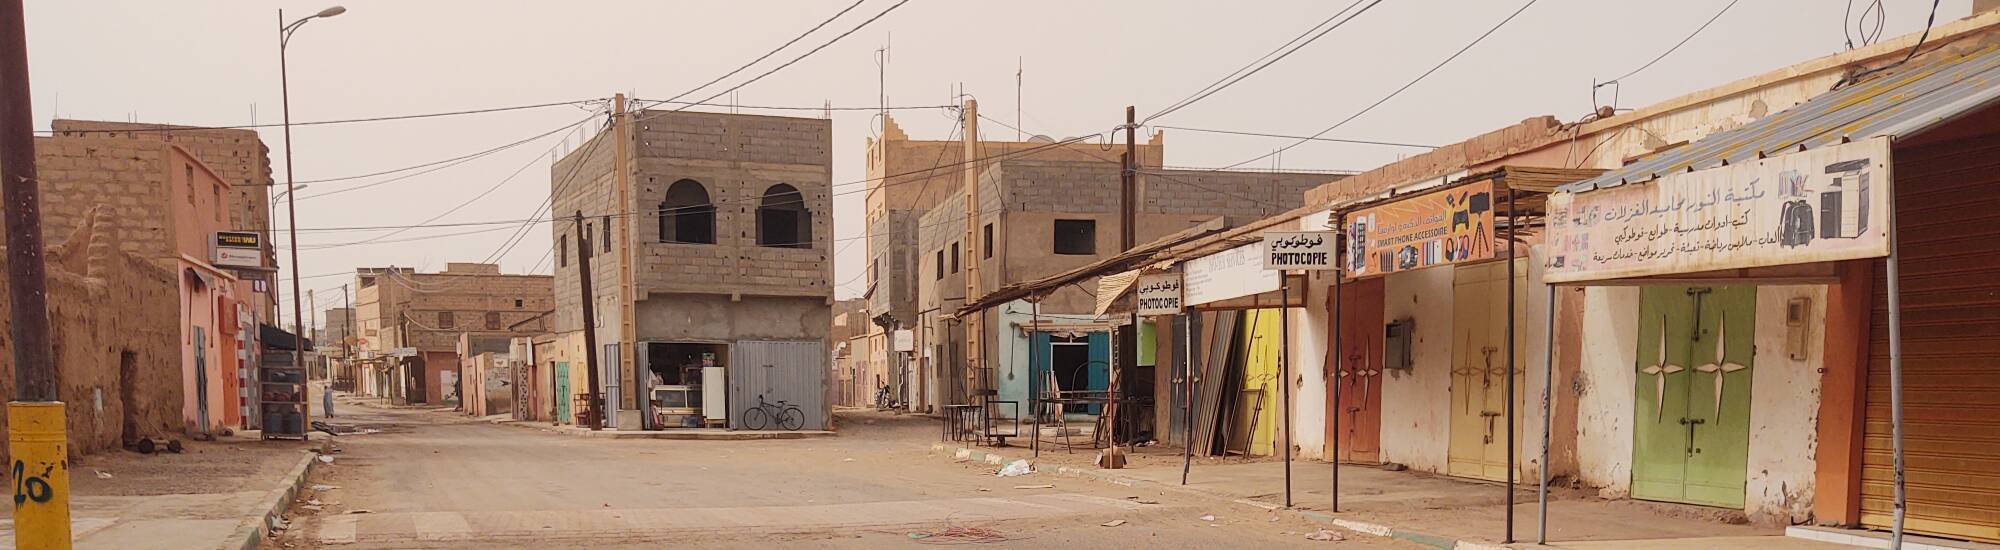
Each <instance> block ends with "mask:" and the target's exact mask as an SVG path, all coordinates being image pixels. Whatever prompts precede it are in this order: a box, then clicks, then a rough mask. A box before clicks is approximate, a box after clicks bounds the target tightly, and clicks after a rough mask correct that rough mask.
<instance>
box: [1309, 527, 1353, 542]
mask: <svg viewBox="0 0 2000 550" xmlns="http://www.w3.org/2000/svg"><path fill="white" fill-rule="evenodd" d="M1306 540H1318V541H1342V540H1347V537H1343V536H1340V533H1335V532H1333V530H1331V529H1321V530H1318V531H1313V532H1312V533H1310V534H1307V535H1306Z"/></svg>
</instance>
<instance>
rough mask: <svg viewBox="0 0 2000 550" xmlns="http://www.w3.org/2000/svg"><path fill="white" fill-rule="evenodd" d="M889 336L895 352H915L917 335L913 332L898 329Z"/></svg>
mask: <svg viewBox="0 0 2000 550" xmlns="http://www.w3.org/2000/svg"><path fill="white" fill-rule="evenodd" d="M889 334H890V338H891V339H893V340H894V341H893V342H892V344H893V345H894V346H895V347H894V349H895V350H896V351H917V334H916V333H915V332H912V331H910V329H900V330H897V331H895V332H891V333H889Z"/></svg>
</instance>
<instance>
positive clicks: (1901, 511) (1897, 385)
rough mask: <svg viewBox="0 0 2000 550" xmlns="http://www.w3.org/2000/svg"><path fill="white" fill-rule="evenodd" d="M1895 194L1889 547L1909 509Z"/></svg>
mask: <svg viewBox="0 0 2000 550" xmlns="http://www.w3.org/2000/svg"><path fill="white" fill-rule="evenodd" d="M1896 233H1897V229H1896V197H1895V191H1894V190H1893V189H1891V190H1890V192H1889V258H1888V260H1887V264H1888V274H1887V276H1888V279H1889V289H1888V290H1889V444H1890V446H1891V449H1892V450H1893V454H1894V460H1893V461H1892V465H1893V466H1894V468H1895V470H1896V472H1895V481H1896V503H1895V509H1894V510H1895V512H1894V514H1895V516H1894V522H1893V523H1892V525H1891V527H1890V531H1889V548H1890V549H1892V550H1896V549H1900V548H1902V547H1903V516H1904V515H1905V513H1906V512H1907V511H1908V510H1909V501H1908V500H1907V499H1908V498H1909V494H1908V493H1907V492H1906V491H1905V490H1904V487H1903V296H1902V291H1903V285H1902V273H1901V267H1900V266H1898V265H1897V263H1898V262H1897V258H1896V255H1897V251H1896V248H1897V246H1896V240H1897V239H1896Z"/></svg>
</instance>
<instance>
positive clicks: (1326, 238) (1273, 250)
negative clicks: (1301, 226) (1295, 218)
mask: <svg viewBox="0 0 2000 550" xmlns="http://www.w3.org/2000/svg"><path fill="white" fill-rule="evenodd" d="M1335 240H1336V239H1334V233H1333V232H1332V231H1265V232H1264V245H1265V247H1264V249H1265V252H1264V269H1274V270H1286V269H1297V270H1306V271H1319V270H1327V269H1334V265H1333V251H1334V241H1335Z"/></svg>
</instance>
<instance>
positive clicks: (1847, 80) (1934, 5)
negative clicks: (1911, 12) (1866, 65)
mask: <svg viewBox="0 0 2000 550" xmlns="http://www.w3.org/2000/svg"><path fill="white" fill-rule="evenodd" d="M1940 1H1941V0H1931V15H1930V19H1927V20H1925V21H1924V33H1923V34H1921V35H1918V36H1917V43H1916V44H1915V45H1913V46H1910V53H1908V54H1904V55H1903V58H1902V59H1898V60H1896V62H1895V63H1890V64H1888V65H1883V66H1880V67H1876V68H1873V69H1869V70H1866V71H1861V72H1858V73H1855V74H1854V75H1853V76H1848V77H1842V78H1841V79H1840V81H1838V82H1834V83H1833V89H1835V90H1838V89H1840V87H1841V86H1845V85H1848V84H1853V83H1855V82H1860V81H1861V79H1862V78H1864V77H1867V76H1868V75H1872V74H1876V73H1880V72H1882V71H1886V70H1889V69H1894V68H1896V67H1900V66H1902V65H1903V64H1904V63H1909V62H1910V60H1911V59H1914V58H1916V57H1917V52H1918V51H1921V50H1922V49H1923V48H1924V42H1925V41H1927V40H1930V37H1931V28H1932V27H1934V26H1936V25H1937V12H1938V4H1939V3H1940Z"/></svg>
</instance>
